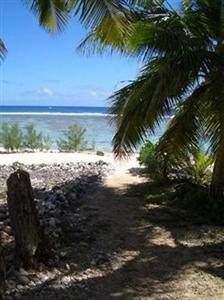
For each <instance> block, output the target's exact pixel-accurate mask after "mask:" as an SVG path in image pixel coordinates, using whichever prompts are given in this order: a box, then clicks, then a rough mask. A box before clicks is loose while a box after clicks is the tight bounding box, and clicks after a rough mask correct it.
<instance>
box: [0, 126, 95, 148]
mask: <svg viewBox="0 0 224 300" xmlns="http://www.w3.org/2000/svg"><path fill="white" fill-rule="evenodd" d="M85 133H86V129H85V128H83V127H81V126H79V125H78V124H73V125H70V126H69V127H68V129H67V130H66V131H65V132H64V136H63V137H62V138H60V139H58V140H57V141H56V144H57V146H58V149H59V151H66V152H69V151H81V150H85V149H87V140H86V138H85ZM52 144H53V141H52V140H51V138H50V137H49V136H48V135H44V134H43V133H42V132H40V131H38V130H37V128H36V127H35V125H34V124H32V123H31V124H28V125H26V126H25V127H24V128H23V129H21V128H20V126H19V125H18V124H17V123H13V124H8V123H3V124H2V125H1V127H0V145H1V146H2V147H3V148H4V149H5V150H6V151H7V152H14V151H19V150H24V149H29V150H32V151H34V150H36V149H37V150H40V151H43V150H49V149H50V148H51V146H52ZM88 149H89V150H95V149H96V141H95V140H93V141H92V143H91V147H90V148H88Z"/></svg>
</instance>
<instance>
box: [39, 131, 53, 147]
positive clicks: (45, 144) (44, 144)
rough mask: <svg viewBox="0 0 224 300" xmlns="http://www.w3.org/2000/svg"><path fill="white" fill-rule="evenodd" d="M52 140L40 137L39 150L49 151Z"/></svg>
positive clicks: (46, 136)
mask: <svg viewBox="0 0 224 300" xmlns="http://www.w3.org/2000/svg"><path fill="white" fill-rule="evenodd" d="M52 143H53V142H52V140H51V138H50V137H49V136H48V135H45V136H42V141H41V147H40V149H41V150H49V149H50V148H51V146H52Z"/></svg>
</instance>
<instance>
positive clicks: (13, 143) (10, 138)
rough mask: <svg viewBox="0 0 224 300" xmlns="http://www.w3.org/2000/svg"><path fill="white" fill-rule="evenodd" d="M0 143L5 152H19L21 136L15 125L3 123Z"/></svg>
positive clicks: (17, 126) (20, 131)
mask: <svg viewBox="0 0 224 300" xmlns="http://www.w3.org/2000/svg"><path fill="white" fill-rule="evenodd" d="M0 141H1V144H2V146H3V147H4V148H5V149H6V150H7V151H14V150H19V149H20V148H21V147H22V142H23V134H22V130H21V129H20V127H19V125H18V124H17V123H14V124H12V125H9V124H7V123H3V124H2V126H1V131H0Z"/></svg>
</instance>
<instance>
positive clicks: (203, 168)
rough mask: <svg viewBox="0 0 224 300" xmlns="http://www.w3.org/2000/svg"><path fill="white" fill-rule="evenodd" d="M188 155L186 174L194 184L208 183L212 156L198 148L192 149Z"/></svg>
mask: <svg viewBox="0 0 224 300" xmlns="http://www.w3.org/2000/svg"><path fill="white" fill-rule="evenodd" d="M189 156H190V157H188V159H186V169H185V172H186V174H187V175H188V176H189V177H190V178H191V180H192V182H194V183H196V184H199V185H203V184H208V183H209V182H210V180H211V175H212V164H213V162H214V161H213V158H212V157H211V156H209V155H208V154H206V153H205V152H204V151H202V150H200V149H196V150H194V151H192V153H190V155H189Z"/></svg>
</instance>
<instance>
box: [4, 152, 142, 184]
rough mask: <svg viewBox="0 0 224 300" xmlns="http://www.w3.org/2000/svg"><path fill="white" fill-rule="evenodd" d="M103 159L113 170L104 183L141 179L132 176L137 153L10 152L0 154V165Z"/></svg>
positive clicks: (137, 166) (119, 182) (130, 181)
mask: <svg viewBox="0 0 224 300" xmlns="http://www.w3.org/2000/svg"><path fill="white" fill-rule="evenodd" d="M99 160H103V161H105V162H107V163H110V164H111V165H112V167H113V168H114V172H112V174H111V175H110V176H107V178H106V179H105V184H106V185H107V186H111V187H121V188H122V187H123V186H125V185H127V184H131V183H133V182H136V183H137V182H139V181H142V178H140V177H139V176H136V175H135V176H133V174H132V172H131V171H132V170H134V169H136V168H139V167H140V166H139V162H138V160H137V154H134V155H132V156H131V157H130V158H128V159H123V160H118V159H115V158H114V155H113V153H105V154H104V156H99V155H96V154H95V153H93V152H80V153H61V152H60V153H59V152H46V153H44V152H36V153H10V154H8V153H7V154H5V153H1V154H0V165H11V164H13V163H14V162H19V163H23V164H53V163H77V162H96V161H99Z"/></svg>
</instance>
